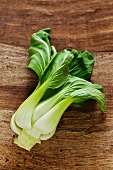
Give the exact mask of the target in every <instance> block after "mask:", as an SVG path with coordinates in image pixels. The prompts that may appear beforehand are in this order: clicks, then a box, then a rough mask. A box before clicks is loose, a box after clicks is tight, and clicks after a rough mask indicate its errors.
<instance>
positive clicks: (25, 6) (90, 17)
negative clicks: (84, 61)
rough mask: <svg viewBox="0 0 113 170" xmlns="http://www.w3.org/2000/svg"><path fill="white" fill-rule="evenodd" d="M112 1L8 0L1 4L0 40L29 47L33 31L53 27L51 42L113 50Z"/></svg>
mask: <svg viewBox="0 0 113 170" xmlns="http://www.w3.org/2000/svg"><path fill="white" fill-rule="evenodd" d="M112 9H113V1H110V0H103V1H101V0H92V1H90V0H87V1H86V0H82V1H77V0H65V1H64V0H58V1H56V0H53V1H51V0H46V1H40V0H36V1H35V0H31V1H29V0H24V1H23V0H20V1H15V0H5V1H2V2H1V4H0V11H1V19H0V42H1V43H7V44H12V45H15V46H22V47H26V48H28V47H29V42H30V37H31V35H32V33H34V32H37V31H38V30H39V29H42V28H45V27H50V28H51V29H52V40H51V41H52V44H55V46H56V47H57V50H61V49H64V48H66V47H72V48H76V49H80V50H81V49H87V50H89V51H113V41H112V39H113V10H112Z"/></svg>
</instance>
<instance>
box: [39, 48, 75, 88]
mask: <svg viewBox="0 0 113 170" xmlns="http://www.w3.org/2000/svg"><path fill="white" fill-rule="evenodd" d="M72 59H73V54H71V53H70V52H69V51H67V50H64V51H61V52H58V53H57V55H56V56H55V57H54V59H53V60H52V62H51V63H50V65H49V67H48V68H47V70H46V72H45V73H44V75H43V76H42V77H41V84H43V83H44V82H45V81H46V80H47V79H48V78H49V79H50V82H49V87H48V88H51V89H55V88H58V87H60V86H61V85H63V84H64V83H65V82H66V80H67V78H68V75H69V63H70V62H71V61H72Z"/></svg>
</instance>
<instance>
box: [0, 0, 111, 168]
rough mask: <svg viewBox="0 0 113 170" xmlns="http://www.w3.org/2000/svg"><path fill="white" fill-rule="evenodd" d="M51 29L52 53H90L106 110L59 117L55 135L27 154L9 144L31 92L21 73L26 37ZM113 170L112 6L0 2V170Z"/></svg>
mask: <svg viewBox="0 0 113 170" xmlns="http://www.w3.org/2000/svg"><path fill="white" fill-rule="evenodd" d="M46 27H50V28H51V29H52V33H51V43H52V44H53V45H54V46H55V47H56V49H57V50H63V49H64V48H66V47H72V48H75V49H77V50H88V51H90V52H92V53H93V54H94V57H95V66H94V70H93V74H92V76H91V80H92V82H94V83H99V84H100V85H102V86H103V87H104V90H105V94H106V99H107V110H106V112H105V113H102V112H101V111H100V110H99V107H98V105H97V103H96V102H92V101H88V102H86V103H85V104H84V106H83V107H82V108H73V107H70V108H68V109H67V110H66V112H65V113H64V115H63V117H62V119H61V121H60V123H59V126H58V128H57V131H56V133H55V135H54V136H53V137H52V138H51V139H50V140H47V141H43V142H42V144H41V145H35V146H34V148H33V149H32V150H31V151H30V152H27V151H25V150H23V149H21V148H18V147H17V146H16V145H15V144H13V138H14V137H15V136H14V133H13V132H12V130H11V129H10V119H11V116H12V115H13V113H14V112H15V110H16V109H17V108H18V107H19V105H20V104H21V103H22V102H23V101H24V100H25V99H26V98H27V97H28V96H29V94H30V93H31V92H32V91H33V89H34V88H35V86H36V84H37V82H38V77H37V76H36V75H35V73H33V72H32V71H28V70H27V69H26V67H27V64H28V58H29V55H28V48H29V43H30V38H31V35H32V34H33V33H34V32H37V31H38V30H39V29H43V28H46ZM7 169H9V170H39V169H40V170H65V169H66V170H112V169H113V1H112V0H103V1H101V0H92V1H91V0H87V1H86V0H80V1H78V0H42V1H41V0H40V1H39V0H19V1H18V0H1V1H0V170H7Z"/></svg>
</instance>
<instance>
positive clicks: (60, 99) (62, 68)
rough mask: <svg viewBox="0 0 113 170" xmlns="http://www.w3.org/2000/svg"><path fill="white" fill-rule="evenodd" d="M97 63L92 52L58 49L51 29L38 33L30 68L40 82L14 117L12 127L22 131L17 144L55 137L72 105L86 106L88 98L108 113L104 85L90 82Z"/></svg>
mask: <svg viewBox="0 0 113 170" xmlns="http://www.w3.org/2000/svg"><path fill="white" fill-rule="evenodd" d="M93 66H94V57H93V55H92V54H91V53H90V52H88V51H77V50H75V49H68V48H67V49H64V50H63V51H59V52H57V51H56V49H55V47H54V46H51V44H50V28H46V29H43V30H39V31H38V32H37V33H34V34H33V35H32V37H31V42H30V48H29V64H28V68H29V69H32V70H33V71H35V73H36V74H37V75H38V78H39V82H38V85H37V87H36V88H35V90H34V91H33V93H32V94H31V95H30V96H29V97H28V98H27V99H26V100H25V101H24V102H23V103H22V104H21V105H20V107H19V108H18V110H17V111H16V112H15V113H14V114H13V116H12V118H11V128H12V130H13V131H14V132H15V133H16V134H18V137H17V138H16V139H15V141H14V143H15V144H17V145H18V146H20V147H22V148H24V149H26V150H30V149H31V148H32V147H33V146H34V145H35V144H36V143H41V140H46V139H49V138H50V137H52V136H53V135H54V133H55V131H56V128H57V125H58V123H59V121H60V118H61V116H62V115H63V113H64V112H65V110H66V109H67V108H68V107H69V106H70V105H73V106H82V104H83V102H84V101H85V100H89V99H95V100H97V102H98V104H99V106H100V109H101V110H102V111H103V112H104V111H105V107H106V100H105V95H104V91H103V88H102V86H100V85H98V84H92V83H91V82H89V81H87V80H88V79H89V78H90V76H91V73H92V69H93Z"/></svg>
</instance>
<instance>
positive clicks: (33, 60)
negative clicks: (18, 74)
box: [28, 28, 56, 78]
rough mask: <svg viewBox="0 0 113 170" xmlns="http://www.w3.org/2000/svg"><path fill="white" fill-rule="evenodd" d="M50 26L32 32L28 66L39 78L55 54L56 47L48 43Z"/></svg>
mask: <svg viewBox="0 0 113 170" xmlns="http://www.w3.org/2000/svg"><path fill="white" fill-rule="evenodd" d="M49 38H50V28H46V29H43V30H40V31H38V32H37V33H34V34H33V35H32V38H31V42H30V48H29V54H30V58H29V65H28V68H30V69H32V70H34V71H35V72H36V73H37V74H38V76H39V78H40V77H41V76H42V75H43V74H44V72H45V70H46V69H47V67H48V65H49V64H50V62H51V61H52V59H53V58H54V57H55V55H56V49H55V47H54V46H51V45H50V41H49Z"/></svg>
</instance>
